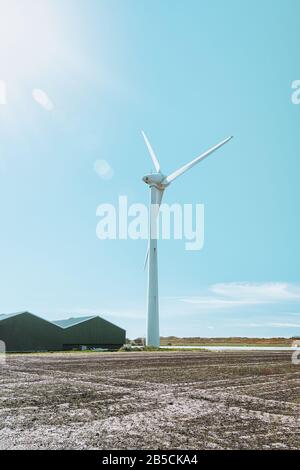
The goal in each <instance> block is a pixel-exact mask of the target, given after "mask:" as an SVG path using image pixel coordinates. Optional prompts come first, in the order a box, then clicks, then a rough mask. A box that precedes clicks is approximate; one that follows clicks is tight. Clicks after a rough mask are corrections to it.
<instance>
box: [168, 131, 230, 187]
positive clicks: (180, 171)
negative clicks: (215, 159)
mask: <svg viewBox="0 0 300 470" xmlns="http://www.w3.org/2000/svg"><path fill="white" fill-rule="evenodd" d="M232 138H233V136H231V137H227V139H225V140H222V142H220V143H219V144H217V145H215V146H214V147H211V148H210V149H209V150H207V151H206V152H204V153H202V154H201V155H200V156H199V157H196V158H195V159H194V160H192V161H191V162H190V163H187V164H186V165H184V166H182V167H181V168H179V169H178V170H176V171H174V173H171V174H170V175H169V176H167V178H166V179H165V181H166V182H167V183H171V182H172V181H174V180H175V179H176V178H178V176H180V175H182V174H183V173H185V172H186V171H187V170H189V169H190V168H192V167H193V166H194V165H196V164H197V163H199V162H200V161H201V160H204V158H206V157H208V155H210V154H211V153H213V152H215V151H216V150H217V149H218V148H220V147H222V145H225V144H226V143H227V142H229V140H231V139H232Z"/></svg>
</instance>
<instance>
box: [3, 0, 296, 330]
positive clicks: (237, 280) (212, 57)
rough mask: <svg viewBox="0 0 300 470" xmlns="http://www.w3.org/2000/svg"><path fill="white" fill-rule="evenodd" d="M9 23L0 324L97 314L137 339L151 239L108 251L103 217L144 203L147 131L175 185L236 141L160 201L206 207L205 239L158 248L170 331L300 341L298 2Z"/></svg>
mask: <svg viewBox="0 0 300 470" xmlns="http://www.w3.org/2000/svg"><path fill="white" fill-rule="evenodd" d="M0 11H1V15H0V80H3V81H4V82H5V84H6V93H5V101H6V102H5V104H2V105H0V139H1V140H0V141H1V151H0V181H1V184H0V201H1V202H0V207H1V230H0V311H1V312H2V313H9V312H13V311H19V310H24V309H26V310H29V311H32V312H33V313H36V314H39V315H41V316H44V317H46V318H49V319H58V318H64V317H68V316H70V315H80V314H90V313H99V314H101V315H103V316H104V317H105V318H107V319H109V320H111V321H113V322H116V323H118V324H120V326H122V327H125V328H126V329H127V331H128V336H130V337H135V336H138V335H144V334H145V328H146V316H145V315H146V301H145V296H146V276H145V274H144V272H143V261H144V255H145V250H146V242H145V241H142V240H138V241H133V240H126V241H124V240H122V241H113V240H111V241H100V240H99V239H98V238H97V237H96V225H97V222H98V220H97V217H96V209H97V206H98V205H99V204H101V203H105V202H107V203H112V204H116V203H117V200H118V196H119V195H127V196H128V200H129V202H130V203H131V202H132V203H134V202H142V203H147V202H148V191H147V187H146V186H145V185H144V183H143V182H142V181H141V177H142V176H143V175H144V174H145V173H148V172H149V170H150V169H151V162H150V159H149V156H148V154H147V150H146V148H145V145H144V142H143V140H142V137H141V133H140V130H141V129H142V128H143V129H145V131H146V132H147V134H148V135H149V137H150V139H151V142H152V143H153V145H154V147H155V149H156V151H157V154H158V156H159V158H160V161H161V164H162V169H163V171H164V172H165V173H169V172H171V171H173V170H175V169H176V168H177V167H179V166H181V165H182V164H184V163H186V162H188V161H189V160H191V159H192V158H194V157H195V156H197V155H198V154H199V153H201V152H202V151H204V150H206V149H207V148H208V147H210V146H211V145H214V144H215V143H217V142H218V141H220V140H222V139H223V138H225V137H227V136H228V135H231V134H233V135H234V136H235V138H234V140H233V141H231V142H230V143H229V144H227V145H226V147H224V148H223V149H221V150H220V151H219V152H218V153H216V154H215V155H213V156H211V158H209V159H207V160H205V162H203V163H201V164H200V165H199V166H198V167H196V168H194V169H193V170H191V171H190V172H188V173H187V174H186V175H184V176H182V177H181V178H179V179H178V180H176V182H174V184H173V185H172V186H171V187H170V188H169V189H168V191H167V194H166V197H165V202H169V203H172V202H181V203H193V204H196V203H203V204H204V205H205V244H204V248H203V250H201V251H199V252H193V251H191V252H188V251H186V250H185V249H184V243H183V242H182V241H175V240H171V241H162V242H161V243H160V246H159V265H160V266H159V281H160V296H161V334H163V335H178V336H229V335H230V336H236V335H243V336H290V335H300V278H299V264H300V263H299V262H300V254H299V220H298V213H299V209H298V206H299V196H300V187H299V176H298V175H299V160H298V156H299V148H300V142H299V122H300V106H297V105H295V104H293V103H292V100H291V95H292V89H291V84H292V82H293V81H294V80H297V79H300V70H299V61H298V60H297V58H298V56H299V51H298V49H299V35H300V32H299V24H298V23H299V22H298V19H299V15H300V5H299V2H298V1H296V0H294V1H293V0H289V1H287V2H284V3H283V2H282V1H280V0H272V1H271V0H263V1H258V0H255V1H253V0H252V1H245V2H240V1H238V0H227V1H226V2H224V1H223V0H213V1H211V0H209V1H208V0H206V1H204V0H189V1H188V2H184V1H179V0H172V1H171V0H166V1H162V0H151V1H150V0H147V1H146V0H107V1H103V0H97V1H96V0H85V1H83V0H72V1H71V0H51V1H47V0H42V1H40V2H35V1H33V0H24V1H22V2H21V1H19V2H18V1H16V0H1V1H0ZM102 159H104V160H106V161H107V162H108V163H109V165H110V167H111V169H112V171H111V174H110V178H106V179H105V178H101V177H100V176H99V175H98V174H97V172H96V171H95V162H96V161H98V160H102Z"/></svg>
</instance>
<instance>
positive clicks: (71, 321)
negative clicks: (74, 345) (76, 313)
mask: <svg viewBox="0 0 300 470" xmlns="http://www.w3.org/2000/svg"><path fill="white" fill-rule="evenodd" d="M92 318H96V315H92V316H89V317H76V318H74V317H71V318H66V319H65V320H55V321H52V323H54V324H55V325H57V326H60V327H61V328H69V327H70V326H74V325H77V324H78V323H82V322H85V321H88V320H91V319H92Z"/></svg>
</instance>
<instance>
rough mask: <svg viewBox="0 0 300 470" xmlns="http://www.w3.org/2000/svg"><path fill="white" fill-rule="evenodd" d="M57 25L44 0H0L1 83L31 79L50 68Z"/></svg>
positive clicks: (56, 41) (56, 39)
mask: <svg viewBox="0 0 300 470" xmlns="http://www.w3.org/2000/svg"><path fill="white" fill-rule="evenodd" d="M56 23H57V22H56V21H55V18H54V15H53V12H52V11H51V9H50V7H49V1H47V0H45V1H41V2H38V1H34V0H22V1H21V0H0V71H1V76H0V80H1V79H2V80H5V79H8V78H14V79H18V78H24V77H31V76H33V75H34V74H36V73H37V72H40V71H41V70H42V69H43V68H45V67H47V65H49V62H50V61H51V60H52V59H53V58H55V50H56V48H57V47H58V31H57V25H56Z"/></svg>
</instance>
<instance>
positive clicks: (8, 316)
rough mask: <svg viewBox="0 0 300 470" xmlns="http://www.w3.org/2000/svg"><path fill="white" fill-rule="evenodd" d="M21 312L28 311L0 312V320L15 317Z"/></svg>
mask: <svg viewBox="0 0 300 470" xmlns="http://www.w3.org/2000/svg"><path fill="white" fill-rule="evenodd" d="M23 313H28V312H16V313H0V321H1V320H6V319H7V318H11V317H16V316H17V315H22V314H23Z"/></svg>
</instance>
